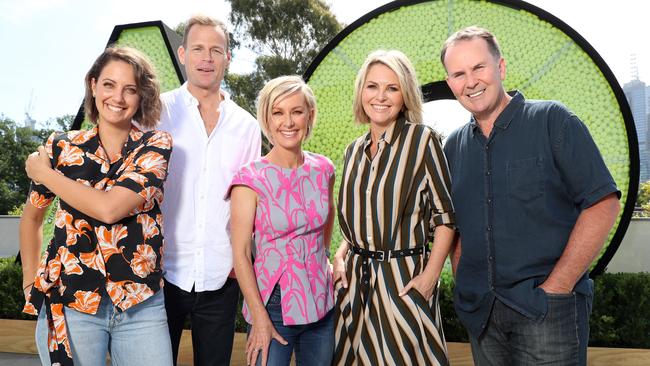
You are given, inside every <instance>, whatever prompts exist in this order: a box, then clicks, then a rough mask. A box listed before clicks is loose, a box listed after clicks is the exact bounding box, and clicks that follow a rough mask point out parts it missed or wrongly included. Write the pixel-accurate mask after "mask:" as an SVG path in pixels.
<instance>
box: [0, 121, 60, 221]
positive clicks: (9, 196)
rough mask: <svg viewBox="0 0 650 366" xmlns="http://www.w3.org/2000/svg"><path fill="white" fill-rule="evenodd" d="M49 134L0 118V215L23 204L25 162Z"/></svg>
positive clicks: (25, 188) (25, 184) (26, 180)
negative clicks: (0, 152)
mask: <svg viewBox="0 0 650 366" xmlns="http://www.w3.org/2000/svg"><path fill="white" fill-rule="evenodd" d="M49 133H50V131H48V130H33V129H31V128H28V127H18V126H17V125H16V122H14V121H13V120H12V119H10V118H8V117H6V116H4V115H0V151H2V154H0V214H2V215H6V214H7V213H8V212H9V211H11V210H12V209H14V208H15V207H17V206H20V205H21V204H22V203H23V202H25V199H26V197H27V192H28V190H29V182H30V180H29V178H28V177H27V173H25V159H26V158H27V155H29V154H30V153H32V152H34V151H36V149H37V148H38V146H39V145H40V144H42V143H43V141H44V140H45V139H46V138H47V136H48V134H49Z"/></svg>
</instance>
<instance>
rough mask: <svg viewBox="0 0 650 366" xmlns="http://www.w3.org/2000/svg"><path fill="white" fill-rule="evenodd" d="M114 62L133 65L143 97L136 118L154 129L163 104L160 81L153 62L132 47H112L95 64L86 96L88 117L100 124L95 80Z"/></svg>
mask: <svg viewBox="0 0 650 366" xmlns="http://www.w3.org/2000/svg"><path fill="white" fill-rule="evenodd" d="M111 61H123V62H126V63H127V64H129V65H131V66H132V67H133V73H134V74H135V82H136V86H137V89H138V96H139V97H140V105H139V106H138V110H137V111H136V112H135V115H134V116H133V119H134V120H136V121H138V123H139V124H140V126H142V127H144V128H148V129H150V128H154V127H156V125H157V124H158V121H159V120H160V111H161V109H162V104H161V102H160V83H159V82H158V78H157V77H156V73H155V71H154V68H153V66H152V64H151V62H150V61H149V60H148V59H147V57H146V56H145V55H144V54H143V53H142V52H140V51H138V50H136V49H134V48H130V47H116V46H110V47H108V48H106V50H104V52H103V53H102V54H101V55H99V57H97V59H96V60H95V62H94V63H93V66H91V67H90V70H88V73H86V78H85V84H86V95H85V98H84V110H85V112H86V117H87V118H88V119H89V120H90V121H92V122H93V123H95V124H96V123H97V120H98V118H99V111H98V110H97V106H96V105H95V97H94V96H93V91H92V80H93V79H94V80H95V81H97V79H98V78H99V75H100V74H101V73H102V70H104V67H106V65H107V64H108V63H109V62H111Z"/></svg>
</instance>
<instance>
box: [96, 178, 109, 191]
mask: <svg viewBox="0 0 650 366" xmlns="http://www.w3.org/2000/svg"><path fill="white" fill-rule="evenodd" d="M109 181H110V179H108V178H102V180H100V181H99V182H97V183H95V185H93V188H95V189H98V190H100V191H103V190H104V188H106V185H107V183H108V182H109Z"/></svg>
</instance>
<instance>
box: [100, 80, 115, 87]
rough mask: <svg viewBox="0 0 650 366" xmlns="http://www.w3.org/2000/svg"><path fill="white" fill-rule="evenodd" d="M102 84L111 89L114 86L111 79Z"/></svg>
mask: <svg viewBox="0 0 650 366" xmlns="http://www.w3.org/2000/svg"><path fill="white" fill-rule="evenodd" d="M102 86H103V87H104V88H107V89H110V88H112V87H113V83H111V82H110V81H104V82H103V83H102Z"/></svg>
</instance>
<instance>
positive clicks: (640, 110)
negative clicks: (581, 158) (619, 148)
mask: <svg viewBox="0 0 650 366" xmlns="http://www.w3.org/2000/svg"><path fill="white" fill-rule="evenodd" d="M631 63H632V69H631V71H632V75H631V76H632V80H631V81H630V82H628V83H625V85H623V92H624V93H625V96H626V97H627V102H628V103H629V104H630V109H631V110H632V117H633V118H634V125H635V127H636V135H637V138H638V139H639V165H640V167H639V168H640V169H639V181H640V182H646V181H648V180H650V149H649V146H648V141H649V140H650V136H649V134H650V129H649V128H648V121H649V116H650V86H647V85H646V84H645V83H644V82H643V81H641V80H639V69H638V67H637V63H636V57H635V56H634V55H633V56H632V58H631Z"/></svg>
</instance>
